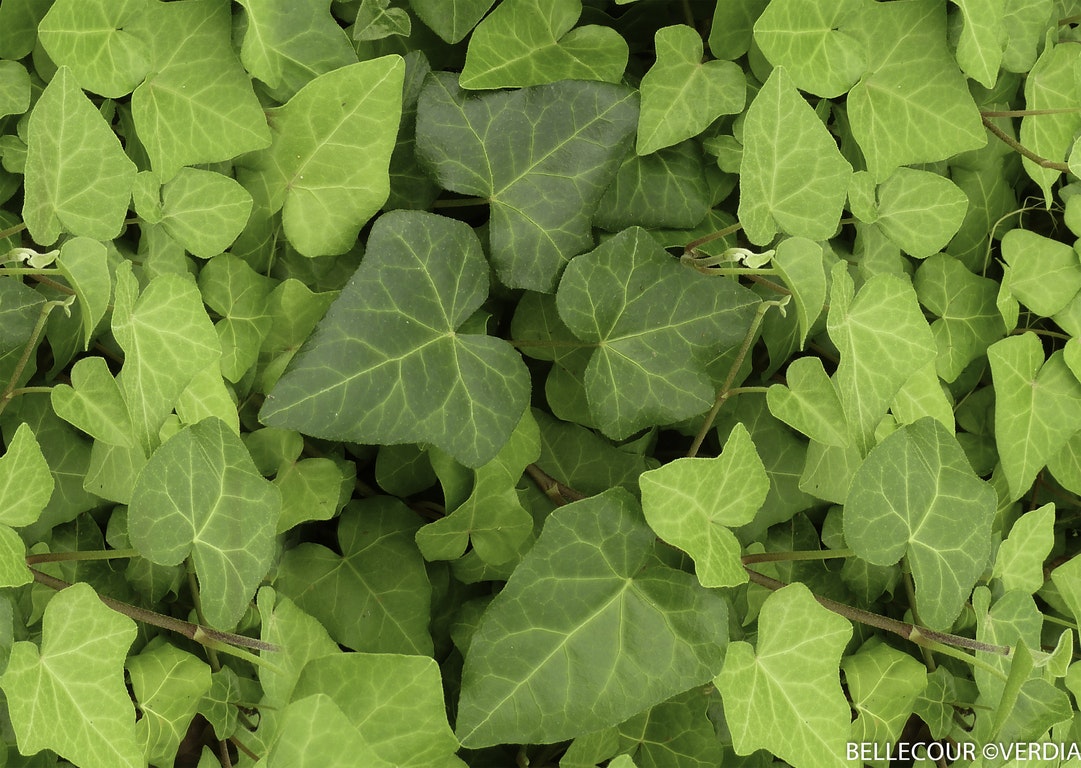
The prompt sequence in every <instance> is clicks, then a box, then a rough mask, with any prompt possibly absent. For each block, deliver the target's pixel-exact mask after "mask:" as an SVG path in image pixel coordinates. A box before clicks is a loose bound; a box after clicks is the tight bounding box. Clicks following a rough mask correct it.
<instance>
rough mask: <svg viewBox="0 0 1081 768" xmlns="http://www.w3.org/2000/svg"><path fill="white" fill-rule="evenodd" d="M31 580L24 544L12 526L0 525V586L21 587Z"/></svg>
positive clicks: (32, 575) (32, 576)
mask: <svg viewBox="0 0 1081 768" xmlns="http://www.w3.org/2000/svg"><path fill="white" fill-rule="evenodd" d="M33 581H34V574H32V573H31V572H30V567H29V566H28V565H27V564H26V544H25V543H23V540H22V538H21V537H20V536H19V534H18V533H16V532H15V530H14V529H13V528H10V527H8V526H6V525H0V587H21V586H23V585H24V584H30V583H32V582H33ZM9 631H10V630H9Z"/></svg>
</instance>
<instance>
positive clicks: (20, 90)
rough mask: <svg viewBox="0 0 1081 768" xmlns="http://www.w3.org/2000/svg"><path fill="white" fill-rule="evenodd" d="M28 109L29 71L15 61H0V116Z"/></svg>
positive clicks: (17, 113)
mask: <svg viewBox="0 0 1081 768" xmlns="http://www.w3.org/2000/svg"><path fill="white" fill-rule="evenodd" d="M28 109H30V73H28V72H27V71H26V67H24V66H23V65H22V64H20V63H19V62H17V61H6V60H3V61H0V117H7V116H8V115H21V114H22V113H23V112H25V111H26V110H28Z"/></svg>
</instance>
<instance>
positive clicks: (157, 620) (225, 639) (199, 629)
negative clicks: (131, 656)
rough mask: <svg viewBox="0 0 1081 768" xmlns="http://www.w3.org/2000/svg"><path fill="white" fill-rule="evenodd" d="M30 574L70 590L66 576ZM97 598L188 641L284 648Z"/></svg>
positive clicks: (36, 570) (260, 648)
mask: <svg viewBox="0 0 1081 768" xmlns="http://www.w3.org/2000/svg"><path fill="white" fill-rule="evenodd" d="M30 573H31V574H33V576H34V581H36V582H37V583H38V584H42V585H44V586H46V587H49V588H50V589H55V590H56V591H57V592H59V591H60V590H62V589H67V588H68V587H70V586H71V584H69V583H68V582H66V581H64V580H63V579H58V578H56V577H55V576H50V575H49V574H47V573H43V572H41V571H39V570H38V569H37V568H31V569H30ZM98 600H101V602H103V603H105V605H107V606H108V607H109V608H112V609H113V610H114V611H116V612H117V613H122V614H124V615H125V616H127V617H128V618H129V619H133V620H135V621H139V622H142V623H143V624H149V625H150V626H152V627H158V628H160V629H167V630H169V631H170V632H176V633H177V634H181V635H183V636H184V637H186V638H188V639H189V640H195V641H196V642H198V643H202V644H203V645H206V644H207V643H208V641H210V642H218V643H222V644H224V645H231V646H236V647H239V648H252V649H254V650H257V651H280V650H281V649H280V648H279V647H278V646H276V645H274V644H272V643H265V642H263V641H262V640H257V639H255V638H254V637H245V636H244V635H237V634H234V633H232V632H222V631H220V630H217V629H211V628H210V627H203V626H200V625H198V624H192V623H191V622H190V621H182V620H181V619H176V618H173V617H172V616H166V615H164V614H161V613H155V612H154V611H148V610H147V609H146V608H139V607H138V606H134V605H131V604H130V603H122V602H120V601H119V600H114V599H113V598H111V597H106V596H105V595H102V594H100V593H99V594H98Z"/></svg>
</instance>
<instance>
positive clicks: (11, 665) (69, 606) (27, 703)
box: [0, 584, 145, 768]
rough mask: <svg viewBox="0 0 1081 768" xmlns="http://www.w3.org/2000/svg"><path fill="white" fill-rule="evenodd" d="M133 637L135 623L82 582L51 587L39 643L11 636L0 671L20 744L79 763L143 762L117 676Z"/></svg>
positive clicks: (125, 765)
mask: <svg viewBox="0 0 1081 768" xmlns="http://www.w3.org/2000/svg"><path fill="white" fill-rule="evenodd" d="M133 640H135V623H134V622H133V621H132V620H131V619H129V618H127V617H126V616H121V615H120V614H119V613H117V612H115V611H113V610H112V609H110V608H106V607H105V605H103V604H102V602H101V601H100V600H99V599H98V596H97V593H95V592H94V589H93V587H91V586H90V585H89V584H76V585H74V586H72V587H68V588H67V589H65V590H63V591H61V592H59V593H57V594H56V596H54V597H53V598H52V599H51V600H50V601H49V604H48V605H47V606H46V607H45V617H44V619H43V620H42V642H41V648H40V650H39V649H38V647H37V646H36V645H35V644H34V643H31V642H27V641H25V640H24V641H20V642H17V643H15V645H14V647H12V649H11V660H10V661H9V662H8V666H7V671H6V672H4V675H3V677H2V678H0V686H2V687H3V689H4V693H5V694H6V695H7V700H8V711H9V713H10V716H11V724H12V726H13V728H14V730H15V736H16V738H17V740H18V746H19V750H20V751H21V752H22V753H23V754H25V755H32V754H34V753H35V752H38V751H40V750H42V749H51V750H53V751H54V752H56V753H57V754H59V755H60V756H62V757H64V758H65V759H67V760H70V761H71V762H72V763H74V764H75V765H79V766H84V767H85V768H140V766H144V765H145V762H144V761H143V754H142V752H143V751H142V748H141V747H140V746H139V743H138V741H137V739H136V735H135V708H134V707H133V706H132V703H131V697H130V696H129V695H128V690H127V687H126V686H125V684H124V657H125V656H126V655H127V653H128V647H129V646H130V645H131V643H132V641H133ZM61 722H62V723H63V724H64V727H63V728H58V727H57V723H61Z"/></svg>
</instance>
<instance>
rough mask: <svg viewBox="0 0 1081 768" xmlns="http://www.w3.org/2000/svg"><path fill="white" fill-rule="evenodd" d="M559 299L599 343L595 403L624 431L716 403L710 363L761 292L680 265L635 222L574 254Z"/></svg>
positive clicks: (592, 376) (615, 432)
mask: <svg viewBox="0 0 1081 768" xmlns="http://www.w3.org/2000/svg"><path fill="white" fill-rule="evenodd" d="M556 303H557V306H558V308H559V315H560V317H561V318H562V320H563V322H564V323H566V324H567V327H568V328H570V330H571V331H572V332H573V333H574V334H575V335H576V336H577V337H578V338H579V339H581V340H582V341H584V342H586V343H588V344H593V345H595V346H596V348H595V349H594V350H593V354H592V356H591V357H590V360H589V365H588V367H587V368H586V372H585V388H586V397H587V398H588V401H589V410H590V412H591V413H592V415H593V417H594V419H595V420H596V422H597V425H598V426H599V427H600V428H601V430H602V431H603V432H604V433H605V434H607V435H609V436H610V437H613V438H616V439H622V438H624V437H627V436H628V435H630V434H632V433H633V432H635V431H636V430H638V429H641V428H643V427H645V426H647V425H649V424H655V423H657V422H658V421H659V422H673V421H678V420H680V419H685V418H688V417H690V416H694V415H697V414H699V413H702V412H704V411H706V410H708V409H709V407H710V405H711V403H712V402H713V398H714V396H715V392H714V385H713V383H712V381H711V380H710V378H709V376H708V375H707V373H706V369H705V365H706V363H707V362H709V360H711V359H712V357H713V356H715V355H716V354H718V353H719V352H720V351H721V350H724V349H726V348H729V347H732V346H735V345H736V344H738V343H739V342H740V341H741V340H742V338H743V336H744V335H745V334H746V332H747V329H748V328H749V326H750V322H751V317H752V314H753V312H754V306H755V304H756V303H757V300H756V298H755V297H754V295H753V294H751V293H750V292H749V291H747V290H746V289H744V288H742V287H740V286H738V285H736V284H735V283H733V282H729V281H718V280H714V279H712V278H709V277H706V276H704V275H701V274H699V273H698V272H696V271H694V270H692V269H688V268H686V267H684V266H682V265H680V264H679V262H677V261H675V260H674V259H672V258H670V257H669V256H667V255H666V254H665V253H664V251H663V250H661V249H660V247H659V246H658V245H657V242H656V241H655V240H654V239H653V238H652V237H651V236H650V235H649V233H648V232H646V231H645V230H643V229H639V228H637V227H635V228H632V229H627V230H624V231H623V232H621V233H620V234H618V235H616V236H615V237H613V238H611V239H610V240H608V241H606V242H605V243H604V244H603V245H601V246H600V247H599V248H597V249H596V250H595V251H592V252H590V253H588V254H585V255H583V256H580V257H578V258H577V259H575V260H574V261H572V262H571V264H570V266H569V267H568V268H567V271H566V272H565V273H564V275H563V279H562V281H561V282H560V284H559V292H558V293H557V295H556Z"/></svg>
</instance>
